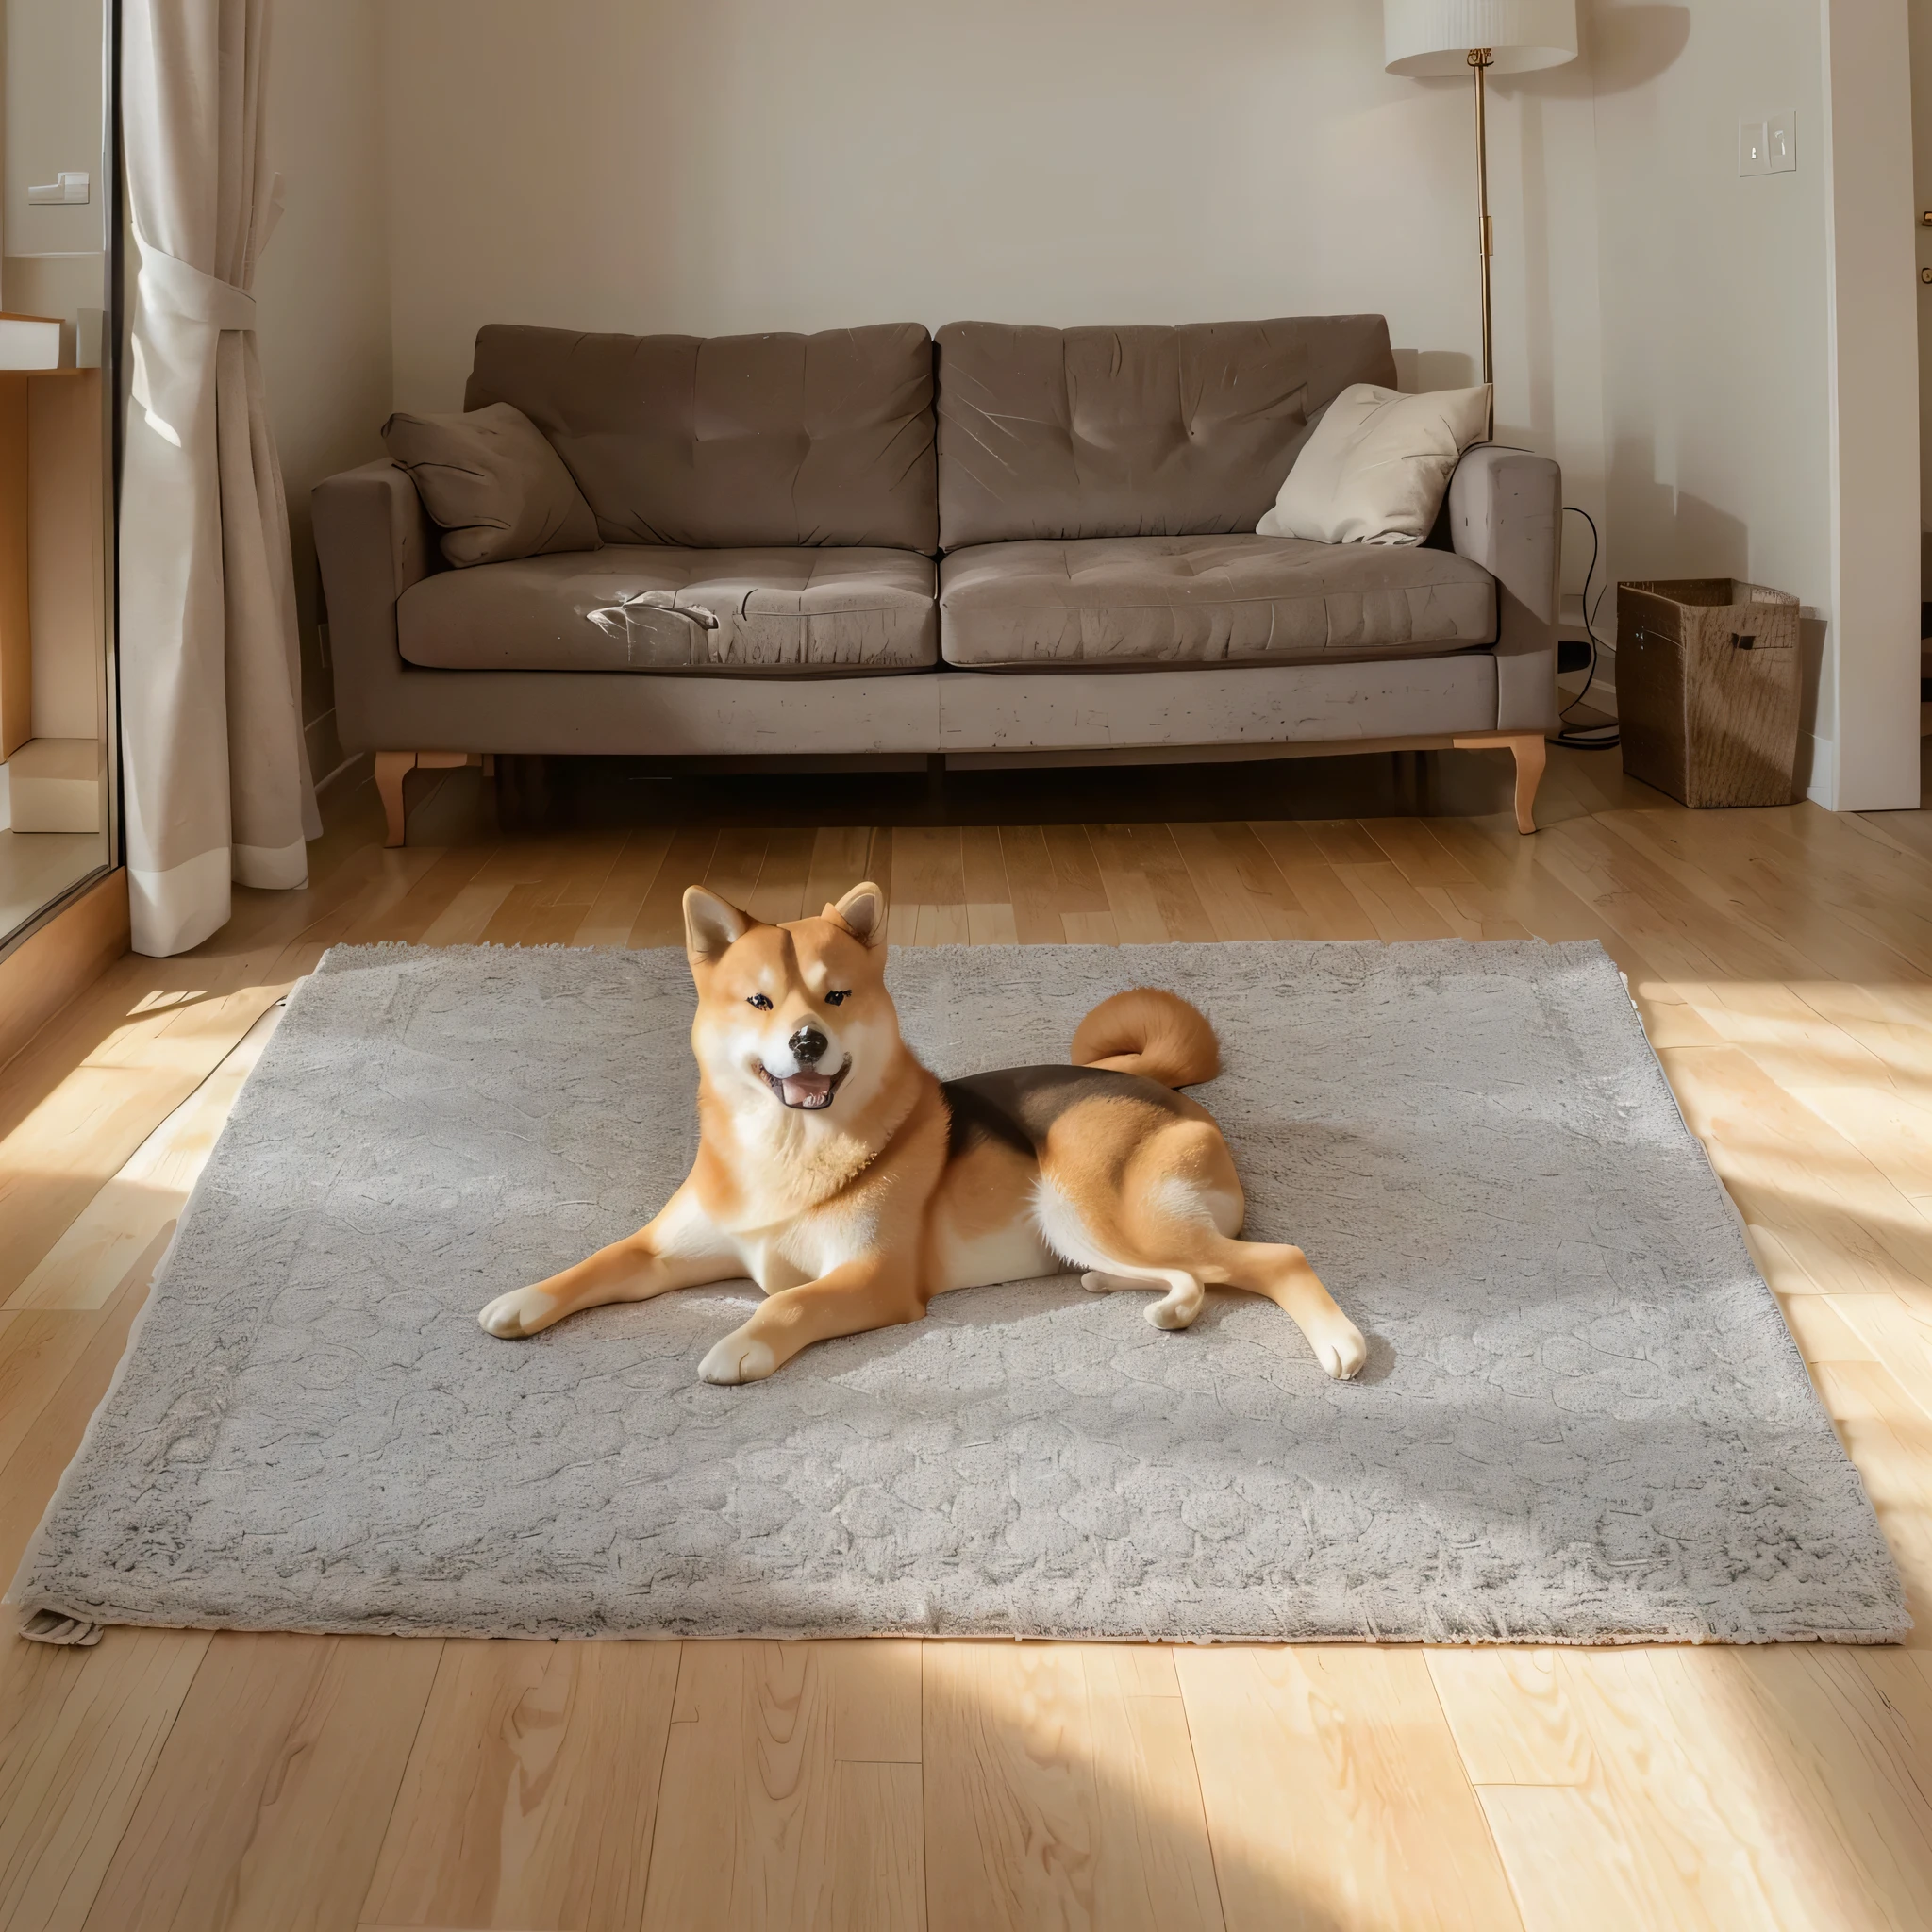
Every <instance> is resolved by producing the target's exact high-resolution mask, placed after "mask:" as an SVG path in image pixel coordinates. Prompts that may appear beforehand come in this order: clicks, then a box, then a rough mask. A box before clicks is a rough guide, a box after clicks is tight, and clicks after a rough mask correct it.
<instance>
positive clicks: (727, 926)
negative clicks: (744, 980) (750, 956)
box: [684, 886, 758, 959]
mask: <svg viewBox="0 0 1932 1932" xmlns="http://www.w3.org/2000/svg"><path fill="white" fill-rule="evenodd" d="M757 923H758V922H757V921H756V920H754V919H753V918H752V916H751V914H750V913H748V912H741V911H740V910H739V909H738V908H737V907H736V906H734V905H732V904H731V902H730V901H729V900H728V899H721V898H719V896H718V895H717V893H716V892H708V891H705V889H704V887H702V886H687V887H686V888H685V891H684V950H685V951H686V952H687V953H689V954H690V955H691V958H693V959H716V958H720V957H721V956H722V955H723V954H724V951H725V949H726V948H727V947H729V946H734V945H736V944H737V943H738V941H740V940H741V939H742V938H743V937H744V936H745V934H746V933H748V932H749V931H750V930H751V929H752V927H753V926H754V925H755V924H757Z"/></svg>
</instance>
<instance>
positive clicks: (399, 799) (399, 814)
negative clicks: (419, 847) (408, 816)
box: [375, 751, 416, 846]
mask: <svg viewBox="0 0 1932 1932" xmlns="http://www.w3.org/2000/svg"><path fill="white" fill-rule="evenodd" d="M415 769H416V754H415V753H414V752H412V751H379V752H377V753H376V754H375V791H376V795H377V796H378V797H379V798H380V799H381V800H382V815H383V817H384V818H385V819H386V820H387V821H388V822H389V832H388V836H387V837H386V838H385V839H384V840H383V841H382V842H383V843H384V844H385V845H388V846H395V845H400V844H402V843H403V841H404V840H405V839H406V837H407V836H408V826H407V824H406V823H405V821H404V818H403V779H404V778H405V777H406V776H407V775H408V774H409V773H411V772H413V771H414V770H415Z"/></svg>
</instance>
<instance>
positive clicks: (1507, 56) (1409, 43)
mask: <svg viewBox="0 0 1932 1932" xmlns="http://www.w3.org/2000/svg"><path fill="white" fill-rule="evenodd" d="M1382 35H1383V45H1384V47H1385V48H1386V50H1387V57H1386V58H1387V62H1388V67H1389V72H1390V73H1391V74H1419V75H1438V74H1467V73H1468V72H1469V58H1468V57H1469V51H1470V49H1471V48H1472V47H1489V48H1491V49H1492V50H1493V52H1494V54H1495V57H1496V58H1495V59H1494V61H1493V62H1492V63H1491V68H1490V72H1491V74H1526V73H1527V72H1528V71H1529V70H1530V69H1531V68H1534V67H1560V66H1561V65H1562V64H1563V62H1564V61H1566V60H1574V59H1575V58H1576V0H1382Z"/></svg>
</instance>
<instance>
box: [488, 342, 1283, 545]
mask: <svg viewBox="0 0 1932 1932" xmlns="http://www.w3.org/2000/svg"><path fill="white" fill-rule="evenodd" d="M496 402H504V403H514V404H515V405H516V407H517V408H520V409H521V410H523V412H524V413H525V415H526V416H528V417H529V418H530V420H531V421H532V422H533V423H535V424H536V425H538V427H539V428H541V430H542V431H543V433H544V435H545V436H547V437H548V438H549V439H550V441H551V444H552V446H553V447H554V448H555V449H556V450H557V452H558V455H559V456H561V457H562V458H563V460H564V462H565V463H566V464H567V465H568V466H569V468H570V472H571V474H572V475H574V476H575V478H576V480H577V485H578V487H579V488H580V489H581V490H582V491H583V492H584V494H585V496H586V497H588V498H589V499H590V504H591V509H592V510H594V511H595V512H596V516H597V527H598V530H599V531H600V533H601V534H602V536H603V539H604V541H606V542H607V543H672V544H684V545H693V546H698V547H706V546H723V545H743V544H758V545H781V546H784V547H787V548H791V547H795V546H798V545H817V544H841V543H850V544H867V545H875V546H880V547H884V548H890V549H896V550H923V551H925V552H928V553H930V552H932V551H934V550H936V549H937V548H938V547H939V524H938V507H937V503H936V498H935V485H934V477H933V419H932V338H931V337H930V336H929V335H927V333H926V332H925V330H924V328H922V327H920V326H919V325H917V324H916V323H888V324H884V325H879V326H876V327H872V328H850V329H827V330H825V331H824V332H823V333H822V334H819V335H809V336H804V335H761V336H713V337H710V338H708V339H700V338H698V337H696V336H615V335H581V334H578V333H577V332H575V330H570V329H554V328H520V327H510V326H507V325H491V326H489V327H487V328H484V329H481V330H479V331H478V333H477V336H476V359H475V367H474V368H473V370H472V371H471V375H470V383H469V388H468V390H467V391H466V393H465V400H464V407H465V408H470V409H475V408H481V407H482V406H483V405H485V404H487V403H496ZM1275 481H1276V483H1278V482H1279V481H1280V478H1279V477H1276V478H1275ZM1272 493H1273V492H1272V491H1271V492H1270V494H1271V495H1272ZM1259 513H1260V512H1259V511H1258V510H1257V512H1256V515H1257V516H1258V515H1259ZM1248 522H1249V525H1250V526H1251V527H1252V525H1253V524H1254V518H1253V517H1250V518H1249V520H1248Z"/></svg>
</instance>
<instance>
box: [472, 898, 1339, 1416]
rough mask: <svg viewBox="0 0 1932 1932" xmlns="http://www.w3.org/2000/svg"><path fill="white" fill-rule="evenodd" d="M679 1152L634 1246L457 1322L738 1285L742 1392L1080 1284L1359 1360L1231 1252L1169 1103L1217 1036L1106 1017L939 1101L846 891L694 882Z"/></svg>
mask: <svg viewBox="0 0 1932 1932" xmlns="http://www.w3.org/2000/svg"><path fill="white" fill-rule="evenodd" d="M684 920H685V943H686V950H687V951H688V953H689V955H690V958H691V976H692V977H693V979H695V981H696V982H697V992H698V1010H697V1018H696V1020H695V1022H694V1023H693V1024H692V1026H691V1047H692V1050H693V1051H694V1052H695V1054H696V1056H697V1062H698V1072H699V1084H698V1122H699V1130H700V1131H699V1143H698V1155H697V1159H696V1161H695V1163H694V1164H693V1166H692V1168H691V1174H689V1176H688V1177H687V1178H686V1179H685V1181H684V1183H683V1185H682V1186H681V1187H679V1189H678V1190H677V1191H676V1192H675V1194H673V1195H672V1197H671V1199H670V1200H669V1201H668V1202H666V1203H665V1205H664V1208H663V1211H662V1212H661V1213H659V1214H658V1216H657V1218H656V1219H655V1220H653V1221H651V1222H650V1223H648V1224H646V1225H645V1226H643V1227H641V1228H640V1229H639V1230H638V1232H637V1233H636V1234H634V1235H631V1236H629V1237H628V1238H627V1239H625V1240H624V1241H613V1242H612V1243H611V1244H610V1246H608V1248H602V1249H600V1250H599V1251H598V1252H597V1253H596V1254H594V1255H592V1256H591V1257H590V1258H589V1259H588V1260H583V1261H579V1262H578V1263H577V1264H576V1266H575V1267H574V1268H566V1269H565V1270H564V1271H563V1273H562V1274H554V1275H552V1276H551V1277H550V1279H549V1280H547V1281H540V1282H538V1283H537V1284H536V1285H535V1286H534V1287H530V1288H520V1289H517V1290H514V1291H512V1292H511V1293H508V1294H504V1295H499V1296H498V1297H497V1298H496V1299H495V1300H494V1301H492V1302H491V1304H490V1305H489V1306H488V1307H485V1308H484V1309H483V1310H482V1312H481V1314H480V1315H479V1316H478V1317H477V1319H478V1320H479V1321H480V1322H481V1323H482V1324H483V1326H484V1327H485V1328H487V1329H488V1330H489V1331H490V1332H491V1334H492V1335H501V1336H508V1337H516V1336H524V1335H534V1334H536V1333H537V1332H538V1331H539V1330H540V1329H543V1328H547V1327H549V1326H550V1324H552V1323H554V1322H560V1321H561V1320H562V1319H563V1318H564V1317H565V1316H566V1315H570V1314H575V1312H576V1311H577V1310H578V1309H580V1308H591V1307H600V1306H602V1305H603V1304H605V1303H607V1302H620V1301H643V1300H646V1299H648V1298H649V1297H650V1296H652V1295H657V1294H663V1293H665V1292H666V1291H669V1290H671V1289H676V1288H694V1287H697V1286H699V1285H700V1284H702V1283H705V1282H712V1281H727V1280H735V1279H737V1278H739V1277H741V1276H744V1275H749V1276H750V1277H751V1278H752V1279H753V1280H754V1281H756V1282H757V1283H758V1286H759V1287H760V1288H762V1289H763V1290H764V1291H765V1300H764V1302H763V1303H762V1304H761V1305H760V1306H759V1307H758V1310H757V1311H756V1312H755V1313H754V1314H753V1315H752V1317H751V1319H750V1320H749V1321H747V1322H746V1323H745V1324H743V1325H742V1326H741V1327H740V1328H738V1329H737V1330H736V1331H735V1332H733V1333H732V1334H730V1335H727V1336H725V1337H724V1340H723V1341H720V1342H718V1343H717V1345H716V1346H715V1347H713V1348H712V1349H711V1350H710V1352H709V1353H708V1355H707V1356H706V1357H705V1358H704V1360H703V1362H701V1363H700V1364H699V1368H698V1373H699V1374H701V1375H702V1376H703V1377H704V1378H705V1380H706V1381H708V1382H756V1381H758V1380H760V1379H761V1378H762V1377H764V1376H766V1375H769V1374H772V1373H773V1371H774V1370H775V1369H778V1368H780V1367H782V1366H783V1365H784V1364H785V1363H786V1362H788V1361H790V1360H791V1357H793V1356H795V1355H796V1354H797V1353H798V1352H799V1350H800V1349H803V1348H808V1347H809V1346H810V1345H811V1344H812V1343H813V1342H814V1341H825V1340H826V1339H828V1338H829V1337H831V1336H835V1335H854V1334H858V1333H859V1332H860V1331H862V1330H864V1329H868V1328H885V1327H890V1326H891V1325H893V1324H897V1323H901V1322H916V1321H918V1320H919V1319H920V1317H921V1316H922V1315H924V1313H925V1308H926V1304H927V1303H928V1302H929V1301H930V1300H931V1299H932V1297H933V1296H934V1295H936V1294H941V1293H943V1292H944V1291H946V1290H948V1289H954V1288H976V1287H980V1286H983V1285H986V1284H988V1283H991V1282H1000V1281H1021V1280H1026V1279H1030V1278H1032V1277H1034V1276H1037V1275H1044V1274H1059V1273H1061V1272H1062V1270H1063V1269H1064V1268H1065V1267H1067V1266H1069V1265H1071V1266H1073V1267H1075V1268H1080V1269H1084V1270H1086V1271H1088V1272H1087V1273H1086V1274H1085V1275H1084V1276H1083V1279H1084V1281H1085V1285H1086V1286H1087V1287H1088V1288H1090V1289H1093V1290H1095V1291H1102V1290H1108V1289H1155V1290H1158V1291H1159V1299H1158V1301H1156V1302H1154V1303H1153V1304H1152V1305H1151V1306H1150V1307H1148V1308H1147V1310H1146V1314H1147V1319H1148V1320H1149V1321H1150V1322H1152V1323H1153V1324H1155V1326H1156V1327H1158V1328H1185V1327H1187V1325H1188V1324H1190V1323H1191V1322H1192V1321H1193V1319H1194V1317H1195V1316H1196V1315H1197V1314H1199V1313H1200V1311H1201V1306H1202V1302H1203V1300H1204V1299H1205V1296H1206V1292H1207V1290H1208V1287H1210V1286H1225V1287H1231V1288H1241V1289H1246V1290H1248V1291H1250V1292H1251V1293H1254V1294H1261V1295H1266V1296H1267V1297H1268V1298H1269V1299H1270V1300H1271V1301H1274V1302H1275V1303H1277V1304H1278V1305H1279V1306H1280V1307H1283V1308H1285V1309H1286V1310H1287V1311H1288V1313H1289V1314H1290V1315H1291V1316H1292V1317H1293V1318H1294V1320H1295V1322H1296V1324H1298V1325H1299V1326H1300V1328H1301V1331H1302V1333H1303V1334H1304V1335H1306V1336H1307V1339H1308V1342H1309V1344H1310V1346H1311V1347H1312V1348H1313V1349H1314V1351H1315V1357H1316V1359H1317V1360H1318V1361H1319V1362H1320V1363H1321V1365H1322V1367H1323V1368H1324V1369H1325V1370H1326V1371H1327V1372H1328V1374H1331V1375H1334V1376H1337V1377H1339V1378H1344V1379H1345V1378H1347V1377H1349V1376H1352V1375H1354V1374H1356V1373H1357V1371H1358V1370H1359V1369H1360V1368H1361V1366H1362V1363H1363V1361H1364V1359H1365V1358H1366V1356H1367V1349H1366V1346H1365V1344H1364V1343H1363V1341H1362V1338H1361V1335H1360V1334H1359V1332H1358V1331H1357V1328H1356V1326H1355V1324H1354V1323H1352V1322H1351V1321H1350V1320H1349V1319H1348V1317H1347V1316H1346V1315H1344V1314H1343V1313H1342V1312H1341V1309H1340V1308H1339V1307H1336V1305H1335V1302H1334V1300H1333V1299H1332V1297H1331V1296H1330V1295H1329V1293H1328V1291H1327V1290H1326V1289H1325V1288H1324V1287H1323V1285H1322V1283H1321V1280H1320V1279H1319V1277H1318V1276H1317V1275H1316V1274H1315V1271H1314V1269H1313V1268H1311V1267H1310V1266H1309V1265H1308V1260H1307V1256H1305V1255H1304V1254H1303V1253H1302V1251H1301V1250H1300V1249H1299V1248H1296V1247H1289V1246H1285V1245H1277V1244H1274V1243H1270V1242H1262V1241H1241V1240H1238V1239H1237V1236H1238V1235H1239V1233H1240V1231H1241V1222H1242V1217H1243V1214H1244V1211H1245V1208H1244V1203H1243V1201H1242V1197H1241V1183H1240V1181H1239V1180H1237V1179H1236V1177H1235V1170H1234V1161H1233V1159H1232V1158H1230V1156H1229V1154H1228V1150H1227V1145H1226V1142H1225V1141H1223V1139H1222V1138H1221V1130H1220V1128H1219V1127H1217V1126H1216V1125H1215V1124H1214V1121H1213V1118H1212V1116H1211V1115H1210V1114H1209V1113H1208V1110H1207V1109H1206V1108H1203V1107H1200V1106H1197V1105H1196V1104H1195V1103H1194V1102H1193V1101H1191V1100H1190V1099H1188V1098H1187V1097H1186V1096H1185V1095H1183V1094H1180V1093H1177V1092H1175V1091H1174V1089H1176V1088H1178V1087H1185V1086H1188V1085H1190V1084H1191V1083H1192V1082H1194V1081H1197V1080H1207V1079H1211V1078H1212V1077H1213V1075H1214V1074H1215V1073H1216V1072H1217V1071H1218V1070H1219V1067H1220V1050H1219V1047H1218V1046H1217V1044H1216V1041H1215V1038H1214V1033H1213V1029H1212V1028H1211V1027H1210V1026H1209V1025H1208V1022H1207V1020H1206V1019H1205V1018H1204V1017H1203V1016H1202V1015H1201V1014H1200V1013H1199V1012H1197V1011H1196V1010H1195V1009H1194V1008H1192V1007H1191V1006H1190V1005H1188V1003H1187V1002H1186V1001H1185V1000H1183V999H1181V998H1179V997H1178V996H1176V995H1175V994H1174V993H1171V992H1158V991H1152V990H1149V989H1140V990H1137V991H1131V992H1123V993H1116V994H1115V995H1114V996H1113V997H1112V998H1111V999H1108V1000H1103V1001H1102V1002H1101V1003H1100V1005H1099V1006H1097V1007H1095V1008H1093V1010H1092V1011H1091V1013H1089V1014H1088V1015H1087V1017H1086V1018H1085V1019H1084V1020H1083V1021H1081V1023H1080V1024H1079V1026H1078V1028H1077V1029H1076V1030H1075V1032H1074V1042H1073V1060H1074V1064H1072V1065H1071V1066H1063V1067H1014V1068H1009V1069H1008V1070H1007V1071H1005V1072H1003V1073H993V1074H975V1075H974V1077H972V1078H971V1079H965V1080H952V1081H947V1082H945V1083H944V1084H941V1082H940V1081H939V1080H937V1079H935V1078H934V1077H933V1075H932V1074H930V1073H928V1072H927V1071H926V1069H925V1068H924V1066H922V1065H921V1064H920V1062H919V1061H918V1059H916V1058H914V1056H913V1054H912V1052H911V1050H910V1049H909V1048H908V1046H907V1044H906V1042H905V1041H903V1040H902V1039H901V1038H900V1036H899V1017H898V1014H897V1012H896V1010H895V1009H894V1008H893V1006H892V1001H891V995H890V994H889V993H888V992H887V991H886V984H885V963H886V947H885V932H886V898H885V894H884V892H882V891H880V890H879V888H878V887H877V886H875V885H873V884H871V883H867V884H865V885H859V886H855V887H853V889H852V890H851V891H849V892H847V893H846V894H845V896H844V897H843V898H842V899H841V900H840V901H839V902H838V904H837V905H836V906H827V907H826V908H825V909H824V911H823V912H822V913H821V914H820V915H819V916H818V917H817V918H816V919H800V920H794V921H791V923H789V924H783V925H767V924H761V923H760V922H758V921H757V920H755V919H753V918H752V917H750V915H749V914H747V913H744V912H741V911H740V910H739V909H738V908H736V907H735V906H731V905H727V904H726V903H725V901H724V900H723V899H721V898H719V897H718V896H717V895H716V894H715V893H712V892H708V891H705V890H704V889H703V888H702V887H699V886H693V887H692V888H691V890H690V891H688V892H686V893H685V895H684Z"/></svg>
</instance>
